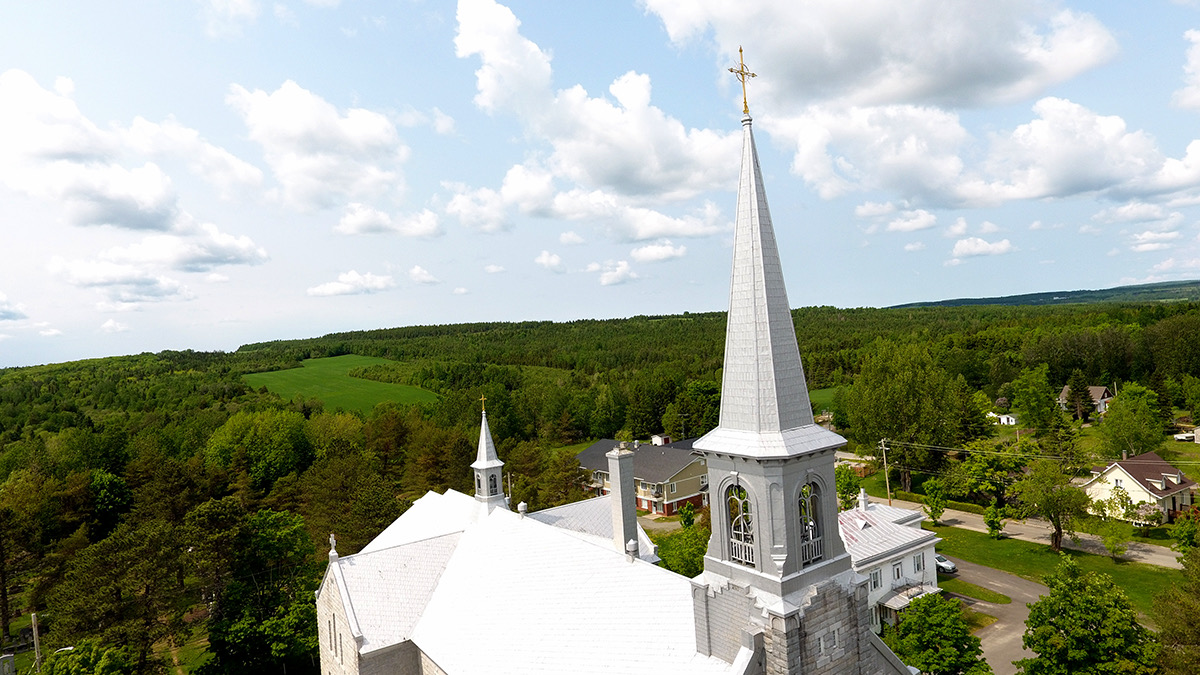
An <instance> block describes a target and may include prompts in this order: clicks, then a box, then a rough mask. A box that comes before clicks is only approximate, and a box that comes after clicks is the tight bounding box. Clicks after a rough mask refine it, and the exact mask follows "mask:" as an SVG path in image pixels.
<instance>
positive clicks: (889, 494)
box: [879, 438, 892, 506]
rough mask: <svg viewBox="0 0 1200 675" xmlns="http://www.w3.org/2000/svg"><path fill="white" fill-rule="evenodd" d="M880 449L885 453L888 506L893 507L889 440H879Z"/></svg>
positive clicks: (884, 472) (884, 481)
mask: <svg viewBox="0 0 1200 675" xmlns="http://www.w3.org/2000/svg"><path fill="white" fill-rule="evenodd" d="M879 449H880V450H882V451H883V485H884V488H885V489H886V490H887V499H888V506H891V505H892V481H891V477H889V476H888V465H887V439H886V438H881V439H879Z"/></svg>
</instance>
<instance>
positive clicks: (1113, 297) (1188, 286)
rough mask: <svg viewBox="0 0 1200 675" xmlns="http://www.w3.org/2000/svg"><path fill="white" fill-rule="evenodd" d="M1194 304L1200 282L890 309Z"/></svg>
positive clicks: (1199, 298) (912, 304) (962, 300)
mask: <svg viewBox="0 0 1200 675" xmlns="http://www.w3.org/2000/svg"><path fill="white" fill-rule="evenodd" d="M1188 301H1191V302H1196V301H1200V281H1164V282H1161V283H1157V284H1140V285H1137V286H1117V287H1116V288H1106V289H1103V290H1098V291H1051V292H1047V293H1026V294H1024V295H1005V296H1001V297H996V298H957V299H954V300H938V301H936V302H910V303H908V304H904V305H894V308H896V309H903V308H908V307H963V306H966V305H1068V304H1084V303H1094V302H1188Z"/></svg>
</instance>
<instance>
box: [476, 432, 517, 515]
mask: <svg viewBox="0 0 1200 675" xmlns="http://www.w3.org/2000/svg"><path fill="white" fill-rule="evenodd" d="M503 466H504V462H501V461H500V457H499V455H497V454H496V444H495V443H493V442H492V431H491V429H489V428H488V421H487V411H486V410H484V411H483V421H482V423H481V424H480V425H479V451H478V452H477V453H476V455H475V461H474V462H473V463H472V464H471V468H472V469H474V471H475V499H478V500H479V501H481V502H483V503H485V504H487V505H488V506H489V510H490V508H494V507H496V506H504V507H505V508H508V498H507V497H505V496H504V484H503V478H504V477H503V475H502V474H501V467H503Z"/></svg>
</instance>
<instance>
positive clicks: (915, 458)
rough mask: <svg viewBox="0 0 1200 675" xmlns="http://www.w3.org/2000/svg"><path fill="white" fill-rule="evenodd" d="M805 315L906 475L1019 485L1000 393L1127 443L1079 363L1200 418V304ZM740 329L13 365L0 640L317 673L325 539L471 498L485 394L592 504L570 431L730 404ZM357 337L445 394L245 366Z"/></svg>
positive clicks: (1036, 414) (2, 465) (4, 437)
mask: <svg viewBox="0 0 1200 675" xmlns="http://www.w3.org/2000/svg"><path fill="white" fill-rule="evenodd" d="M793 319H794V322H795V326H796V333H797V339H798V342H799V345H800V352H801V356H802V358H803V360H804V366H805V369H806V375H807V378H808V385H809V387H810V389H829V388H837V394H836V395H835V396H834V405H833V406H832V410H831V411H830V412H831V414H832V416H833V419H834V423H835V424H836V425H837V426H838V428H839V431H841V432H842V433H843V435H845V436H847V438H849V439H850V441H851V446H852V448H857V449H860V450H862V451H863V452H874V450H875V448H876V446H877V444H878V440H879V439H880V438H888V439H891V440H892V441H893V443H894V445H893V447H894V448H895V449H894V451H893V452H894V453H895V458H894V460H893V461H895V462H896V463H897V464H898V468H899V473H898V475H897V478H898V479H900V480H902V481H904V485H903V486H904V487H905V488H906V489H910V488H913V485H912V482H911V481H912V474H913V473H924V474H925V475H937V476H940V477H941V478H942V480H944V482H945V483H946V485H945V488H946V489H947V490H948V491H950V492H952V493H953V495H955V496H957V497H958V498H961V499H964V500H973V501H975V502H977V503H981V504H985V503H987V502H988V500H989V499H991V498H992V497H995V496H996V495H999V497H1000V501H1001V502H1004V501H1005V499H1007V497H1006V495H1007V494H1008V493H1006V492H1005V491H1004V490H1002V489H1000V488H998V487H997V485H1000V486H1001V487H1005V486H1007V485H1009V484H1010V483H1011V482H1012V481H1013V480H1014V479H1015V478H1016V477H1017V476H1018V472H1017V471H1016V470H1015V469H1014V468H1013V467H1011V466H1000V465H998V462H996V461H983V460H984V459H985V458H989V457H994V456H995V455H993V454H989V452H978V450H980V449H981V448H983V447H984V446H981V445H978V444H981V443H982V444H986V445H987V447H989V448H992V447H996V446H997V444H1000V443H1001V441H998V440H997V439H995V438H993V435H994V430H993V427H992V425H991V423H990V422H989V421H988V419H987V418H986V414H987V413H988V412H994V411H997V410H1003V411H1008V410H1012V411H1015V412H1017V414H1018V417H1019V418H1021V420H1022V425H1023V426H1027V428H1029V429H1032V431H1033V432H1034V433H1033V434H1032V435H1031V436H1032V437H1031V438H1030V439H1029V440H1027V441H1024V442H1026V443H1033V444H1036V452H1035V451H1034V449H1033V446H1022V448H1024V449H1023V450H1022V451H1023V452H1026V453H1027V454H1028V455H1029V456H1033V455H1035V454H1036V455H1038V456H1051V455H1052V456H1056V457H1062V458H1065V460H1064V461H1065V462H1066V464H1069V465H1075V466H1083V465H1085V464H1086V463H1088V462H1089V461H1092V460H1093V459H1095V458H1096V457H1097V455H1103V454H1104V453H1108V454H1109V455H1110V456H1111V454H1112V453H1113V452H1117V450H1114V448H1117V447H1118V446H1117V445H1111V444H1107V443H1105V444H1101V445H1099V446H1097V447H1095V448H1085V447H1083V446H1082V445H1081V444H1080V443H1079V442H1078V428H1079V425H1080V424H1081V422H1083V421H1084V420H1082V419H1076V420H1073V419H1071V418H1072V416H1071V415H1070V414H1067V413H1063V412H1061V411H1060V409H1059V408H1058V406H1057V396H1058V391H1059V389H1061V387H1062V386H1063V385H1065V384H1068V383H1069V382H1075V383H1076V387H1075V388H1076V389H1082V388H1084V387H1080V386H1079V383H1083V382H1085V383H1086V384H1087V385H1105V386H1109V387H1111V388H1113V389H1114V390H1116V391H1118V392H1121V391H1126V390H1127V391H1130V392H1133V394H1135V395H1134V396H1130V397H1127V398H1126V400H1131V401H1132V400H1138V401H1140V402H1141V405H1142V406H1143V407H1147V406H1148V408H1147V409H1151V410H1152V411H1157V412H1155V413H1154V414H1155V415H1156V417H1155V420H1156V422H1155V424H1156V425H1157V427H1156V433H1157V434H1158V439H1159V441H1161V438H1162V433H1163V431H1164V430H1165V428H1166V427H1167V426H1168V425H1172V424H1176V423H1177V422H1180V421H1183V422H1186V421H1190V420H1187V419H1186V418H1188V417H1190V418H1193V419H1194V418H1196V417H1197V412H1200V304H1197V303H1189V302H1173V303H1151V302H1145V303H1101V304H1078V305H1059V306H964V307H911V308H894V309H837V308H833V307H811V308H801V309H797V310H794V312H793ZM724 322H725V316H724V314H723V313H705V314H688V313H685V314H683V315H675V316H639V317H633V318H629V319H613V320H582V321H574V322H568V323H550V322H527V323H486V324H483V323H481V324H462V325H447V326H416V327H406V328H392V329H381V330H375V331H364V332H356V333H338V334H331V335H326V336H323V337H319V338H312V339H306V340H291V341H277V342H267V343H259V344H251V345H245V346H243V347H241V348H240V349H238V350H237V351H235V352H231V353H220V352H217V353H204V352H193V351H166V352H161V353H158V354H140V355H134V356H116V357H111V358H104V359H94V360H88V361H78V362H72V363H64V364H55V365H45V366H37V367H29V368H9V369H0V621H2V625H0V634H2V636H3V638H2V639H4V640H5V645H6V646H8V648H11V646H12V645H13V644H14V643H17V642H20V641H21V630H20V629H21V628H24V627H27V626H28V625H29V620H30V614H31V612H35V611H36V612H37V613H38V616H39V619H40V621H41V625H42V627H43V629H44V630H46V632H45V634H44V635H43V643H42V644H43V648H44V649H45V648H49V650H53V649H56V648H60V647H66V646H72V647H75V648H76V649H75V650H74V651H73V652H71V653H70V655H69V658H68V657H55V658H52V659H51V662H50V663H48V664H47V667H48V669H49V672H55V670H54V667H55V659H58V660H59V662H60V663H61V665H59V666H58V667H59V668H60V669H59V670H58V671H57V672H105V673H149V672H167V671H170V672H177V671H186V672H192V671H194V672H203V673H226V672H228V673H240V672H290V673H297V672H300V673H303V672H316V670H317V667H316V660H315V657H316V652H317V641H316V627H315V610H314V605H313V594H312V591H313V589H314V588H315V587H316V585H317V583H318V582H319V580H320V577H321V574H322V572H323V569H324V562H323V561H324V560H325V559H326V558H325V555H326V553H327V551H328V536H329V533H331V532H333V533H336V535H337V541H338V550H339V553H341V554H342V555H348V554H351V553H354V552H355V551H357V550H358V549H359V548H361V547H362V546H363V545H365V544H366V543H367V542H368V541H369V540H370V539H371V538H372V537H373V536H374V535H375V534H377V533H378V532H379V531H380V530H381V529H382V528H383V527H384V526H386V525H387V524H388V523H390V522H391V521H392V520H393V519H394V518H396V517H397V516H398V515H400V514H401V513H403V511H404V509H405V508H407V506H408V505H409V504H410V503H411V502H412V501H413V500H414V499H416V498H418V497H420V496H421V495H422V494H424V493H425V492H427V491H429V490H435V491H442V490H446V489H455V490H459V491H462V492H466V493H468V494H469V493H470V488H471V485H470V479H469V468H468V465H469V463H470V462H471V461H472V458H473V456H474V452H475V445H476V442H477V439H478V434H479V414H480V399H481V398H482V397H486V402H487V411H488V421H489V424H490V427H491V430H492V433H493V436H494V438H495V441H496V445H497V447H498V449H499V452H500V455H501V459H503V460H504V461H505V462H506V467H505V470H506V472H507V474H508V475H509V476H510V477H511V481H512V484H511V497H512V501H513V503H516V502H519V501H525V502H527V503H528V504H529V506H530V509H531V510H536V509H540V508H545V507H548V506H553V505H557V504H561V503H566V502H569V501H573V500H576V499H579V498H582V496H583V492H582V485H583V480H582V476H581V474H580V471H579V467H578V462H577V461H575V459H574V456H573V454H572V453H571V452H570V451H569V449H568V450H563V448H564V447H568V446H572V445H575V444H579V443H583V442H585V441H588V440H590V439H597V438H629V439H645V438H647V437H648V436H649V435H650V434H653V433H659V432H666V433H667V434H670V435H672V436H676V437H685V436H696V435H699V434H702V433H704V432H705V431H707V430H708V429H711V428H712V427H713V426H715V425H716V423H717V411H718V409H719V401H720V375H721V361H722V354H723V344H724V339H723V336H724V327H725V326H724ZM345 354H357V355H363V356H375V357H382V358H385V359H388V363H386V364H381V365H376V366H369V367H364V368H361V369H359V370H357V371H355V372H353V373H352V375H354V376H356V377H361V378H367V379H373V380H379V381H384V382H396V383H402V384H408V385H413V386H418V387H421V388H423V389H426V390H428V391H430V392H433V393H435V394H437V396H438V400H437V402H435V403H424V404H413V405H399V404H392V403H382V404H380V405H379V406H377V407H376V408H375V409H374V410H373V411H372V412H371V413H370V414H362V413H358V412H347V411H343V410H336V409H327V407H326V406H325V404H324V403H323V402H322V401H320V400H317V399H314V398H311V397H305V396H297V397H295V398H293V399H290V400H284V399H281V398H280V397H278V396H276V395H274V394H272V393H270V392H268V391H267V390H265V389H253V388H251V387H249V386H248V385H247V384H246V383H245V381H244V380H243V376H244V375H246V374H250V373H259V372H265V371H275V370H283V369H288V368H294V367H298V366H299V364H300V363H301V362H302V361H304V360H305V359H313V358H321V357H329V356H339V355H345ZM1138 392H1141V393H1138ZM1049 396H1053V398H1054V403H1053V404H1052V405H1048V404H1047V400H1048V397H1049ZM1118 397H1120V394H1118ZM1180 411H1183V413H1184V414H1183V415H1180V414H1177V413H1179V412H1180ZM818 412H820V411H818ZM1180 418H1184V419H1182V420H1181V419H1180ZM1106 426H1107V424H1106ZM1007 442H1008V441H1005V443H1007ZM1116 442H1118V441H1114V443H1116ZM972 444H974V445H972ZM945 448H960V449H963V450H962V452H960V453H958V454H955V455H954V456H953V457H951V454H950V453H947V452H944V451H941V450H939V449H945ZM970 448H975V449H976V452H972V451H971V450H970ZM973 457H974V458H978V459H977V461H976V462H975V464H970V463H969V462H970V461H971V459H972V458H973ZM989 477H990V480H992V482H991V483H989V482H988V480H989ZM1195 477H1196V476H1194V475H1193V478H1195ZM994 483H995V484H994ZM68 661H69V662H70V663H68ZM101 662H103V664H105V665H104V666H103V668H100V667H99V666H98V665H97V664H100V663H101ZM89 664H90V665H89ZM72 667H74V668H76V670H70V668H72Z"/></svg>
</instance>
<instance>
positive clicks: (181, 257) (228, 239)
mask: <svg viewBox="0 0 1200 675" xmlns="http://www.w3.org/2000/svg"><path fill="white" fill-rule="evenodd" d="M99 257H100V259H101V260H106V261H110V262H114V263H118V264H125V265H139V266H146V265H152V266H164V267H168V268H171V269H175V270H180V271H185V272H207V271H210V270H212V269H213V268H214V267H219V266H222V265H258V264H260V263H263V262H265V261H266V260H267V252H266V250H265V249H263V248H262V247H261V246H258V245H257V244H255V243H254V242H253V241H252V240H251V239H250V238H249V237H246V236H241V237H237V236H234V235H231V234H226V233H224V232H221V231H220V230H219V229H217V226H216V225H213V224H211V223H205V224H202V225H200V226H199V227H198V228H196V230H195V232H194V233H192V234H191V235H190V236H188V235H175V234H163V235H152V236H149V237H146V238H145V239H143V240H142V241H141V242H139V243H137V244H133V245H131V246H126V247H115V248H111V249H108V250H106V251H103V252H101V253H100V255H99Z"/></svg>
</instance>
